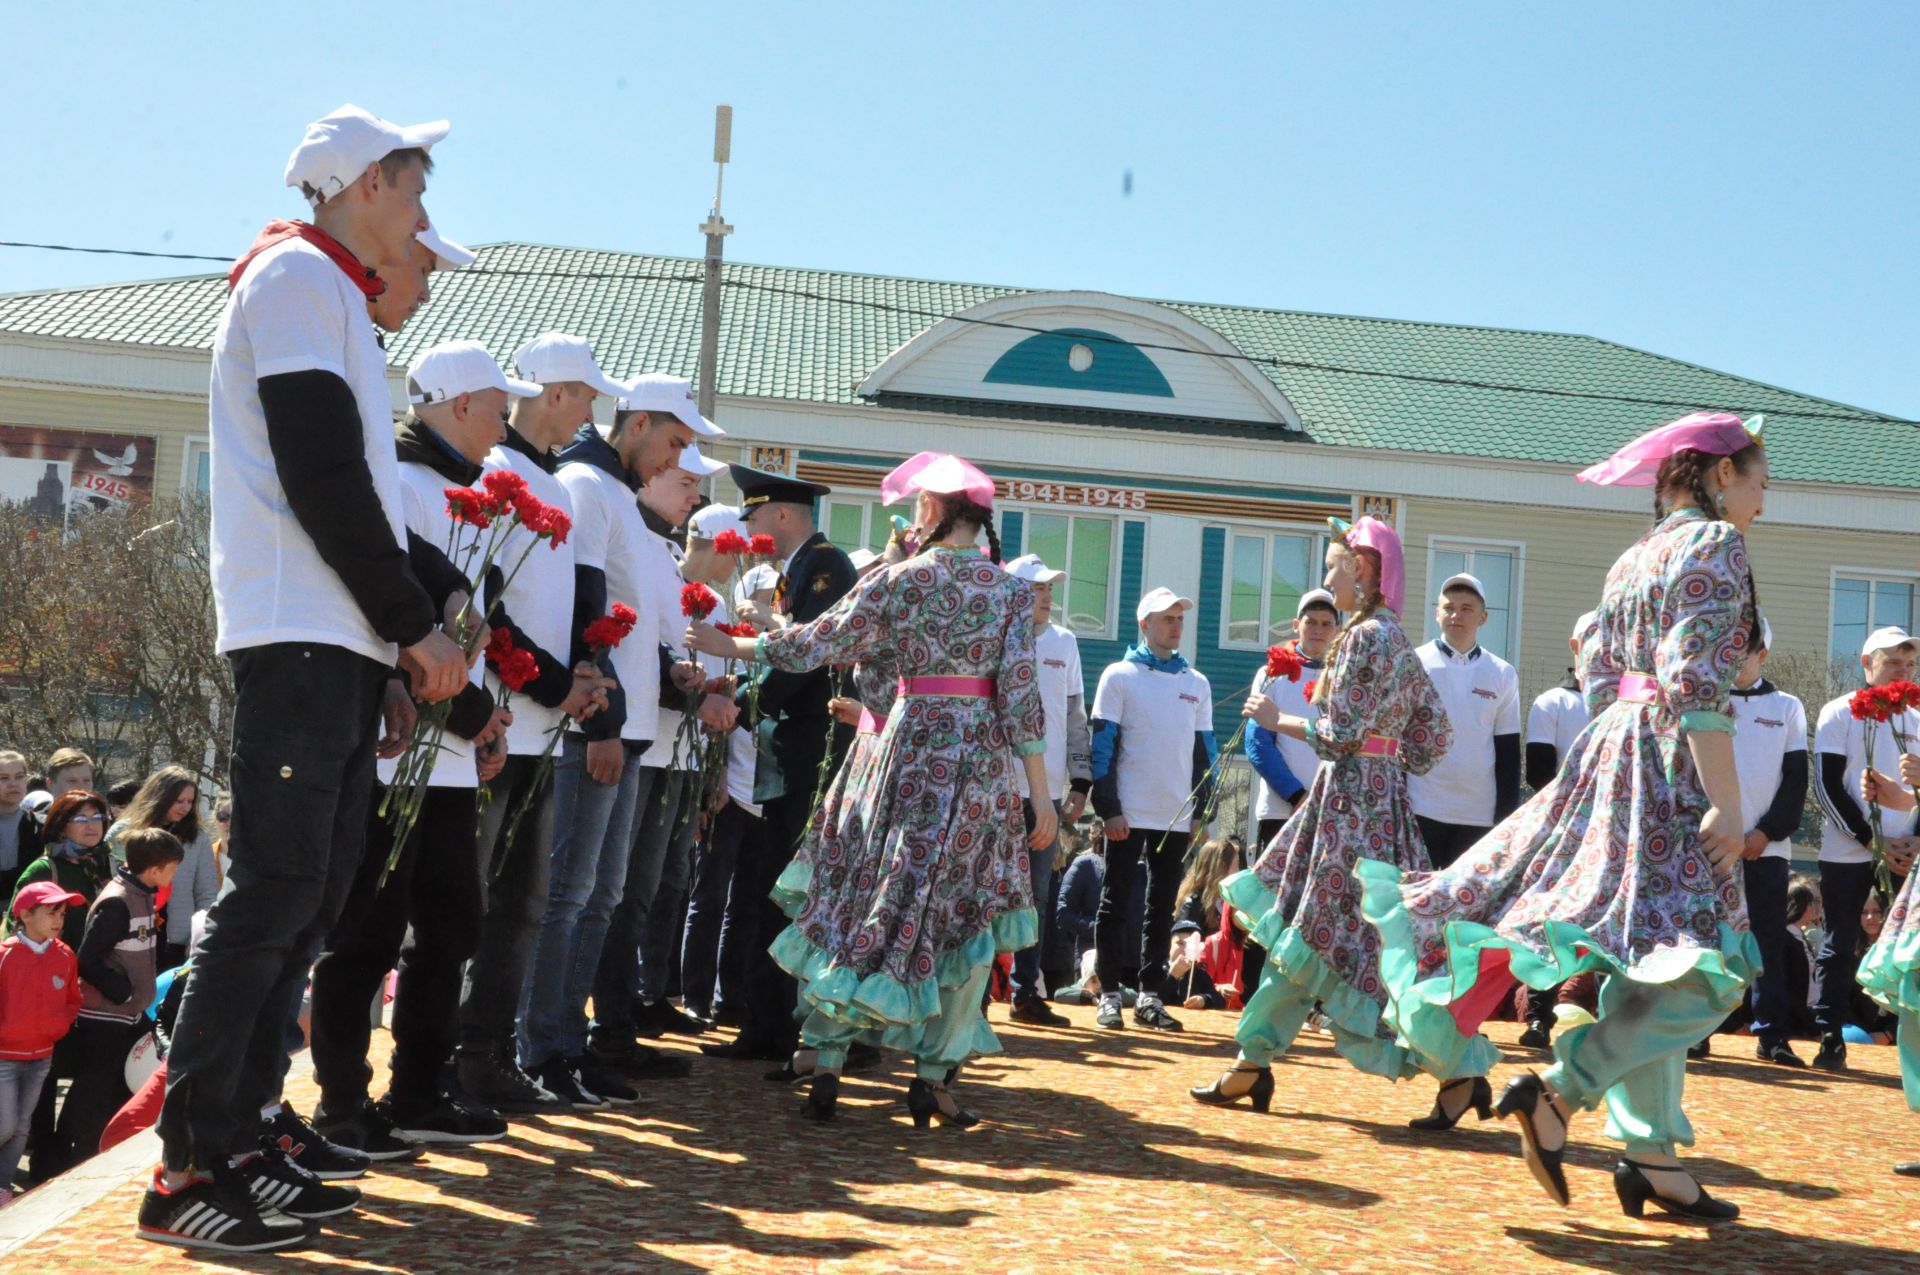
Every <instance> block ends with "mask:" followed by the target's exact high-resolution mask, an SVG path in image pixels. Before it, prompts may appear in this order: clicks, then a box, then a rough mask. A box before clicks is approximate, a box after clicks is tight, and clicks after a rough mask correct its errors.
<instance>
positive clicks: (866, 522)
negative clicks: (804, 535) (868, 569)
mask: <svg viewBox="0 0 1920 1275" xmlns="http://www.w3.org/2000/svg"><path fill="white" fill-rule="evenodd" d="M902 503H904V504H906V505H908V506H909V507H911V504H912V502H911V501H904V502H902ZM835 505H848V506H856V507H858V508H859V510H860V543H859V544H858V545H856V546H855V548H860V549H870V550H872V552H874V553H878V552H880V550H881V549H882V548H884V547H885V546H886V543H887V536H884V535H883V536H881V537H880V544H879V545H878V546H874V545H873V544H872V543H871V542H872V540H873V520H874V518H875V517H876V516H881V511H882V510H885V509H887V508H888V506H887V505H884V504H882V503H881V500H880V493H879V492H874V493H873V494H872V495H857V494H854V493H851V492H838V491H836V492H833V493H831V494H829V495H825V496H822V497H821V498H820V521H819V526H820V530H821V531H822V532H825V533H826V536H827V539H828V540H832V539H833V532H832V528H833V508H834V506H835ZM882 525H884V523H883V524H882ZM887 534H888V535H891V534H892V533H891V532H888V533H887ZM847 552H848V553H852V552H853V550H852V549H848V550H847Z"/></svg>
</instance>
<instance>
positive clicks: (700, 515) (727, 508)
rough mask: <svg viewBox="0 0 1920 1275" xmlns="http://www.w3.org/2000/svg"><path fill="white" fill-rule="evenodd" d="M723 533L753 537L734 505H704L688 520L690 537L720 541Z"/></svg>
mask: <svg viewBox="0 0 1920 1275" xmlns="http://www.w3.org/2000/svg"><path fill="white" fill-rule="evenodd" d="M687 450H688V451H692V450H693V449H692V448H688V449H687ZM723 531H731V532H732V533H733V534H734V535H736V536H750V535H752V533H751V532H749V531H748V530H747V523H746V520H745V519H744V518H742V517H741V516H740V511H739V510H738V509H735V508H734V507H733V506H732V505H702V506H701V507H700V508H698V509H696V510H694V511H693V517H691V518H689V519H687V534H688V535H689V536H694V537H696V538H698V539H701V540H718V539H719V538H720V533H721V532H723Z"/></svg>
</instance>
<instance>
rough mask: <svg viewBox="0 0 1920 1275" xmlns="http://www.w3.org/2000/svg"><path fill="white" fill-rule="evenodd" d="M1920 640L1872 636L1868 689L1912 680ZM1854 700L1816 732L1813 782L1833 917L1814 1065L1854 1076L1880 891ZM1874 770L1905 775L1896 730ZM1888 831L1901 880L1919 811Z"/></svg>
mask: <svg viewBox="0 0 1920 1275" xmlns="http://www.w3.org/2000/svg"><path fill="white" fill-rule="evenodd" d="M1916 652H1920V641H1917V640H1916V639H1914V638H1913V637H1911V636H1909V635H1908V633H1907V631H1906V630H1905V629H1899V628H1891V627H1889V628H1881V629H1875V630H1874V631H1873V632H1872V633H1869V634H1868V635H1867V640H1866V641H1865V642H1864V643H1863V644H1862V645H1861V648H1860V668H1861V670H1862V671H1863V672H1864V673H1865V674H1866V680H1867V685H1868V686H1886V685H1888V684H1889V683H1892V682H1902V681H1911V680H1912V678H1913V674H1914V663H1915V654H1916ZM1852 698H1853V696H1852V695H1851V694H1847V695H1842V696H1839V697H1838V698H1836V699H1833V700H1829V701H1828V702H1827V704H1826V706H1825V707H1824V708H1822V709H1821V710H1820V720H1819V723H1818V725H1817V726H1816V727H1815V729H1814V736H1813V751H1814V754H1815V758H1814V764H1815V765H1816V766H1817V767H1818V772H1817V773H1816V774H1815V776H1814V779H1813V782H1814V784H1815V788H1814V791H1815V793H1816V794H1818V796H1819V799H1820V812H1821V813H1822V814H1824V815H1825V816H1826V819H1825V820H1824V823H1825V827H1824V828H1823V829H1822V830H1821V834H1820V910H1821V912H1822V913H1823V914H1824V915H1825V916H1826V922H1827V929H1826V940H1825V942H1824V943H1822V945H1821V948H1820V1000H1819V1002H1818V1004H1816V1005H1815V1006H1814V1010H1813V1020H1814V1022H1815V1023H1816V1024H1817V1025H1818V1026H1819V1028H1820V1052H1819V1053H1818V1054H1815V1055H1814V1059H1813V1065H1814V1066H1816V1067H1819V1068H1821V1069H1822V1070H1824V1071H1845V1070H1846V1069H1847V1043H1846V1039H1845V1038H1844V1037H1843V1036H1842V1035H1841V1034H1840V1033H1841V1029H1842V1028H1844V1027H1845V1026H1846V1025H1847V1015H1848V1006H1849V1004H1850V1003H1851V1001H1852V1000H1853V987H1854V975H1855V974H1856V973H1857V972H1858V970H1859V966H1860V959H1859V957H1858V956H1857V955H1856V954H1855V949H1856V948H1857V946H1858V944H1859V941H1860V911H1861V909H1862V908H1864V907H1865V906H1866V903H1867V896H1868V894H1870V893H1872V891H1873V878H1874V871H1873V852H1872V851H1871V850H1869V849H1868V848H1867V847H1868V844H1869V843H1870V842H1871V841H1872V839H1873V825H1872V823H1871V822H1870V821H1869V818H1868V814H1867V806H1866V803H1865V801H1864V800H1863V799H1862V797H1861V789H1860V777H1861V775H1862V773H1863V772H1864V771H1865V770H1866V768H1867V765H1868V764H1869V759H1868V757H1867V755H1866V723H1864V722H1861V721H1856V720H1855V719H1854V716H1853V713H1852V710H1851V704H1850V701H1851V700H1852ZM1902 719H1903V725H1904V729H1905V731H1906V735H1907V738H1908V739H1909V740H1910V741H1911V740H1920V712H1915V711H1914V710H1912V709H1908V710H1907V711H1906V712H1905V713H1904V714H1902ZM1873 744H1874V747H1873V757H1872V759H1871V764H1872V766H1873V769H1874V770H1876V771H1878V772H1879V773H1881V774H1882V775H1898V774H1899V773H1900V748H1899V745H1898V744H1896V743H1895V742H1894V737H1893V730H1892V727H1891V725H1884V724H1883V725H1880V726H1878V727H1876V728H1875V731H1874V742H1873ZM1880 826H1881V829H1882V831H1883V833H1884V834H1885V836H1886V838H1887V858H1888V861H1889V862H1890V864H1891V865H1892V867H1893V868H1894V870H1895V872H1896V873H1904V872H1905V871H1906V870H1907V867H1908V865H1909V864H1911V863H1912V862H1913V854H1914V850H1915V848H1916V847H1920V837H1916V836H1915V814H1914V812H1913V811H1906V812H1901V811H1895V810H1891V809H1885V808H1883V809H1882V811H1881V825H1880Z"/></svg>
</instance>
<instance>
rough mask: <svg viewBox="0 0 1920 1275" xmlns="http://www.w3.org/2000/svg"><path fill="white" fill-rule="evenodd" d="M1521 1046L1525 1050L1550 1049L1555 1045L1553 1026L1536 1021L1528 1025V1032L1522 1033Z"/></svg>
mask: <svg viewBox="0 0 1920 1275" xmlns="http://www.w3.org/2000/svg"><path fill="white" fill-rule="evenodd" d="M1520 1045H1521V1047H1522V1048H1524V1049H1549V1048H1551V1047H1552V1045H1553V1024H1551V1023H1548V1022H1544V1021H1542V1020H1540V1019H1535V1020H1534V1021H1533V1022H1530V1023H1528V1024H1527V1030H1525V1031H1523V1032H1521V1033H1520Z"/></svg>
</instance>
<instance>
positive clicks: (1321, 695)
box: [1312, 544, 1383, 708]
mask: <svg viewBox="0 0 1920 1275" xmlns="http://www.w3.org/2000/svg"><path fill="white" fill-rule="evenodd" d="M1340 547H1341V548H1343V549H1345V550H1346V551H1347V552H1348V553H1350V554H1352V555H1354V556H1355V557H1356V558H1359V559H1360V560H1361V561H1363V562H1367V563H1370V564H1372V566H1373V583H1372V584H1370V585H1369V584H1361V585H1359V586H1358V587H1359V590H1360V599H1359V601H1360V605H1359V606H1356V607H1355V608H1354V609H1353V614H1352V615H1349V616H1348V617H1347V621H1346V623H1345V624H1342V625H1341V626H1340V631H1339V632H1338V633H1336V634H1334V635H1333V642H1332V643H1331V644H1330V645H1329V646H1328V647H1327V654H1326V666H1327V672H1326V673H1324V674H1322V675H1321V677H1320V680H1319V682H1318V684H1317V685H1315V686H1314V688H1313V701H1312V702H1313V703H1315V704H1318V705H1320V706H1321V707H1322V708H1325V707H1326V704H1327V700H1328V698H1329V697H1330V694H1331V691H1332V687H1331V686H1330V685H1329V683H1331V682H1332V681H1333V677H1332V673H1333V662H1334V659H1335V657H1336V656H1338V655H1339V653H1340V644H1341V643H1342V642H1345V641H1346V640H1347V634H1349V633H1351V632H1353V631H1354V630H1355V629H1357V628H1359V627H1360V626H1361V625H1363V624H1365V623H1366V622H1367V621H1368V620H1371V619H1372V618H1373V613H1374V612H1376V611H1378V610H1379V609H1380V604H1381V602H1382V601H1383V599H1382V597H1381V595H1380V551H1379V550H1378V549H1369V548H1368V547H1367V546H1365V545H1348V544H1343V545H1341V546H1340Z"/></svg>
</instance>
